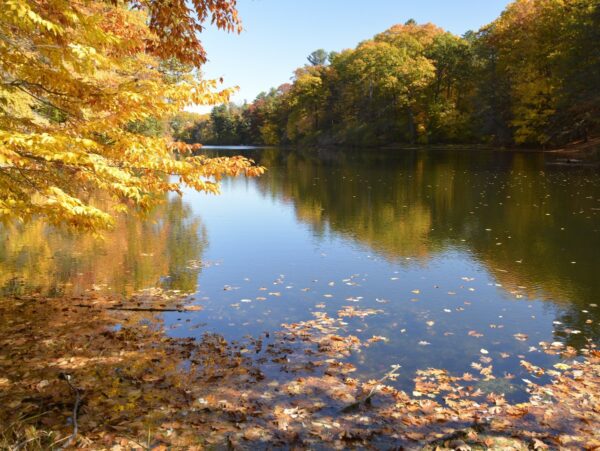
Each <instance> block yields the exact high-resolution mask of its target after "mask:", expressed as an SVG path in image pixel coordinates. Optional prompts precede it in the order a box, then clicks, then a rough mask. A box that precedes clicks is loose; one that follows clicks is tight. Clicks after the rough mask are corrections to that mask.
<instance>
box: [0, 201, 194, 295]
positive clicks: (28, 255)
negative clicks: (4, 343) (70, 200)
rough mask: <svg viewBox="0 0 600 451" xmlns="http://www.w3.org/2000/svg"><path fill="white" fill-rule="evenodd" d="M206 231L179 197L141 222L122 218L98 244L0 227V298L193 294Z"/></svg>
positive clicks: (60, 233)
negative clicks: (154, 290)
mask: <svg viewBox="0 0 600 451" xmlns="http://www.w3.org/2000/svg"><path fill="white" fill-rule="evenodd" d="M205 244H206V231H205V230H204V228H203V226H202V224H201V222H200V220H199V219H198V218H194V217H193V216H192V214H191V209H190V207H189V206H188V205H186V204H185V203H184V202H183V201H182V200H181V199H180V198H175V197H174V198H172V199H170V200H169V201H168V202H165V203H164V204H163V205H161V206H159V207H157V209H156V210H155V211H154V212H152V213H151V214H150V215H149V216H148V217H146V218H140V217H138V216H133V215H132V216H126V217H125V216H124V217H120V218H119V219H118V221H117V224H116V227H115V229H114V230H113V231H111V232H109V233H107V234H106V236H105V237H104V240H99V239H97V238H95V237H93V236H92V235H74V234H72V233H69V232H67V231H64V230H57V229H55V228H52V227H50V226H47V225H45V224H44V223H43V222H41V221H35V222H32V223H29V224H26V225H23V224H9V225H0V295H2V296H15V295H19V294H25V293H26V294H31V293H39V294H42V295H49V296H61V295H65V294H67V295H78V294H82V293H83V292H85V291H86V290H96V291H110V292H112V293H114V294H120V295H125V296H128V295H131V294H132V293H133V292H135V291H137V290H140V289H144V288H148V287H155V286H161V287H163V288H166V289H172V290H182V291H186V292H194V291H195V290H196V285H197V279H198V272H199V270H200V258H201V254H202V250H203V248H204V246H205Z"/></svg>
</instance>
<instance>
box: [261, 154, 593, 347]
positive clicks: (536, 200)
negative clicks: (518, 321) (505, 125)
mask: <svg viewBox="0 0 600 451" xmlns="http://www.w3.org/2000/svg"><path fill="white" fill-rule="evenodd" d="M254 156H255V158H256V159H257V160H258V161H259V162H260V163H261V164H263V165H265V166H268V167H270V168H272V169H271V170H270V171H269V172H268V173H267V174H266V175H265V176H264V177H263V178H261V179H260V180H259V181H258V184H259V185H260V187H261V190H262V192H263V193H265V194H269V195H271V196H276V197H280V198H282V199H285V200H287V201H291V202H293V205H294V208H295V211H296V214H297V217H298V218H299V219H300V220H301V221H305V222H307V223H309V224H311V226H312V227H314V229H315V230H316V231H318V232H320V233H322V231H324V230H326V229H327V230H332V231H333V232H335V233H339V234H343V235H345V236H347V237H350V238H352V239H353V240H357V241H358V242H360V243H364V244H367V245H368V246H369V247H370V248H372V249H373V250H375V251H376V252H378V253H380V254H382V255H384V256H385V257H386V258H388V259H390V260H395V261H402V260H404V259H405V257H412V258H415V257H416V258H420V259H423V260H427V259H428V258H429V257H431V256H432V255H433V254H437V253H441V252H447V251H449V250H452V249H460V250H464V251H466V252H469V253H470V254H472V255H473V256H474V257H475V258H476V259H477V260H478V261H480V262H481V263H483V264H484V265H485V267H486V268H487V269H488V270H489V271H490V272H491V273H492V274H493V275H494V277H495V278H496V279H497V281H498V282H499V283H500V284H502V285H503V286H504V287H505V288H506V290H508V291H514V292H518V293H520V294H519V296H523V298H529V299H535V298H543V299H546V300H550V301H553V302H555V303H557V304H559V305H560V307H561V311H562V314H561V318H559V320H560V321H559V322H562V323H564V324H563V325H560V324H557V325H558V326H559V327H557V334H558V335H559V336H561V337H563V338H566V339H568V341H569V343H570V344H572V345H575V346H581V345H583V344H584V337H589V338H594V339H597V338H598V337H599V336H600V325H599V324H600V322H599V321H598V320H599V319H600V312H599V311H598V309H595V310H594V307H592V308H590V304H594V303H595V302H596V303H597V301H598V294H597V293H598V292H600V278H598V250H599V249H600V214H599V212H600V208H599V207H600V178H599V176H598V173H597V172H595V170H594V169H585V168H584V169H582V168H565V167H560V166H553V165H552V164H548V163H551V161H548V160H547V157H545V156H544V155H542V154H522V153H500V152H495V153H489V152H443V151H430V152H425V151H422V152H404V153H402V152H381V151H367V152H352V151H348V152H334V151H320V152H304V153H298V152H295V153H287V152H282V151H280V150H278V149H268V150H265V151H262V152H257V153H256V154H254ZM582 310H583V311H582ZM589 310H592V311H594V312H595V320H591V321H590V314H589V313H588V311H589ZM569 329H571V330H576V331H581V332H582V333H575V334H571V333H568V330H569ZM565 330H567V332H565Z"/></svg>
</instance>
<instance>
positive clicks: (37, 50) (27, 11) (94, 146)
mask: <svg viewBox="0 0 600 451" xmlns="http://www.w3.org/2000/svg"><path fill="white" fill-rule="evenodd" d="M208 20H210V21H211V22H212V23H213V24H214V25H216V26H217V27H219V28H221V29H226V30H228V31H236V30H237V31H239V30H240V22H239V20H238V16H237V11H236V0H191V1H186V0H166V1H160V2H159V1H155V0H135V1H122V0H111V1H100V0H98V1H91V0H84V1H80V2H75V1H70V0H44V1H42V0H3V2H2V8H1V9H0V218H2V219H6V218H10V219H15V218H16V219H17V220H26V219H29V218H31V217H33V216H42V217H45V218H46V219H47V220H49V221H50V222H52V223H58V224H65V223H66V224H68V225H69V226H74V227H77V228H83V229H88V230H93V231H94V230H99V229H102V228H105V227H109V226H110V225H111V224H112V223H113V215H114V213H116V212H119V211H125V210H127V209H129V208H133V207H135V208H139V209H142V210H144V209H148V208H150V207H151V206H152V205H153V204H155V203H156V202H158V201H160V200H161V199H164V194H165V193H167V192H178V193H181V190H182V187H183V186H189V187H192V188H195V189H197V190H200V191H206V192H213V193H214V192H217V191H218V180H219V179H220V177H222V176H224V175H238V174H245V175H249V176H253V175H258V174H260V173H262V171H263V169H262V168H260V167H257V166H254V165H253V162H251V161H249V160H247V159H244V158H241V157H233V158H211V159H209V158H206V157H204V156H202V155H194V154H193V152H192V150H193V149H192V148H191V147H189V146H186V145H184V144H182V143H176V142H173V141H171V140H169V139H168V138H167V137H164V136H159V137H156V136H148V134H144V133H140V131H139V127H135V126H132V125H134V124H136V123H140V122H143V121H146V120H148V119H149V118H165V117H169V116H172V115H174V114H176V113H178V112H180V111H182V110H183V109H184V108H185V107H187V106H189V105H193V104H210V103H215V102H221V101H224V100H226V99H227V98H228V97H229V95H230V93H231V90H230V89H225V90H221V91H216V90H217V86H218V82H217V81H214V80H212V81H211V80H200V79H198V78H197V77H196V76H195V74H197V73H198V68H199V67H200V66H201V65H202V64H203V63H204V62H205V61H206V55H205V52H204V49H203V48H202V45H201V42H200V41H199V39H198V34H199V32H201V31H202V29H203V23H205V22H206V21H208ZM98 193H102V194H103V195H102V196H98V195H97V194H98ZM99 197H102V198H103V199H105V200H108V201H107V202H102V203H100V202H98V201H97V200H96V199H98V198H99Z"/></svg>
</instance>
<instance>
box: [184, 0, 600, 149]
mask: <svg viewBox="0 0 600 451" xmlns="http://www.w3.org/2000/svg"><path fill="white" fill-rule="evenodd" d="M599 42H600V3H598V2H597V1H596V0H565V1H556V0H517V1H515V2H513V3H511V4H510V5H509V6H508V7H507V8H506V10H505V11H504V12H503V13H502V15H501V16H500V17H499V18H498V19H496V20H495V21H494V22H492V23H491V24H489V25H487V26H485V27H483V28H482V29H481V30H479V31H478V32H468V33H466V34H465V35H464V36H462V37H458V36H455V35H453V34H451V33H449V32H446V31H444V30H443V29H441V28H439V27H437V26H434V25H432V24H422V25H419V24H417V23H416V22H415V21H414V20H411V21H408V22H406V23H405V24H404V25H395V26H393V27H391V28H390V29H389V30H386V31H384V32H383V33H380V34H378V35H376V36H375V37H373V38H372V39H370V40H367V41H364V42H361V43H360V44H359V45H358V46H357V47H356V48H354V49H348V50H344V51H342V52H339V53H336V52H332V53H327V52H325V51H324V50H322V49H320V50H317V51H315V52H313V53H312V54H311V55H309V56H308V61H309V64H307V65H305V66H304V67H301V68H299V69H297V70H296V72H295V74H294V78H293V81H292V83H291V84H284V85H282V86H280V87H279V88H277V89H272V90H270V91H269V92H267V93H262V94H260V95H259V96H258V97H257V98H256V100H255V101H254V102H252V103H250V104H244V105H242V106H237V105H234V104H225V105H221V106H219V107H216V108H215V109H214V110H213V111H212V113H211V114H210V116H208V117H205V118H203V119H202V120H197V121H196V122H195V123H194V124H191V125H190V126H189V127H188V128H187V129H186V130H185V133H186V135H185V136H182V138H183V139H185V140H186V141H188V142H208V143H212V144H258V145H279V144H310V145H315V144H317V145H319V144H320V145H336V144H340V145H356V146H365V145H368V146H371V145H384V144H445V143H479V144H489V145H502V146H519V145H525V146H536V147H546V146H556V145H563V144H565V143H568V142H573V141H577V140H586V139H588V137H589V136H591V135H594V134H598V133H599V132H600V46H598V43H599Z"/></svg>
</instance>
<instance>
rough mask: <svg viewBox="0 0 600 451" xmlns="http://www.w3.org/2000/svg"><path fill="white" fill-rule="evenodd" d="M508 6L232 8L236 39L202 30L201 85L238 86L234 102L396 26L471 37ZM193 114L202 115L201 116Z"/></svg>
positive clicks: (332, 2) (374, 1)
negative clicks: (204, 81) (411, 22)
mask: <svg viewBox="0 0 600 451" xmlns="http://www.w3.org/2000/svg"><path fill="white" fill-rule="evenodd" d="M508 3H509V1H508V0H238V9H239V12H240V16H241V19H242V22H243V26H244V31H243V32H242V34H240V35H237V34H227V33H225V32H223V31H217V30H216V29H214V28H207V29H206V30H205V32H204V33H202V34H201V39H202V41H203V43H204V46H205V48H206V50H207V52H208V58H209V62H208V63H207V64H206V65H205V66H204V68H203V72H204V75H205V77H206V78H219V77H223V78H224V81H225V83H224V85H225V86H239V87H240V91H239V92H238V94H237V95H235V97H234V98H233V100H234V101H236V102H238V103H239V102H243V101H244V99H246V100H248V101H249V102H250V101H252V100H253V99H254V98H255V97H256V95H257V94H259V93H260V92H261V91H266V90H268V89H269V88H271V87H277V86H279V85H280V84H282V83H285V82H288V81H289V80H290V77H291V76H292V72H293V71H294V69H295V68H297V67H299V66H302V65H303V64H305V63H306V57H307V56H308V54H310V53H311V52H312V51H313V50H316V49H319V48H324V49H325V50H327V51H331V50H336V51H339V50H342V49H345V48H352V47H355V46H356V44H358V43H359V42H360V41H363V40H365V39H368V38H371V37H372V36H373V35H375V34H377V33H379V32H382V31H384V30H386V29H387V28H389V27H390V26H392V25H394V24H397V23H404V22H406V21H407V20H408V19H411V18H412V19H415V20H416V21H417V22H419V23H425V22H432V23H434V24H436V25H439V26H441V27H442V28H445V29H447V30H449V31H451V32H453V33H455V34H459V35H460V34H463V33H464V32H465V31H467V30H477V29H479V28H480V27H481V26H483V25H485V24H487V23H489V22H491V21H492V20H494V19H495V18H496V17H498V15H499V14H500V13H501V12H502V10H503V9H504V8H505V6H506V5H507V4H508ZM198 111H207V109H206V108H200V109H199V110H198Z"/></svg>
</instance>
